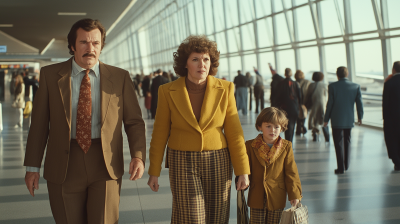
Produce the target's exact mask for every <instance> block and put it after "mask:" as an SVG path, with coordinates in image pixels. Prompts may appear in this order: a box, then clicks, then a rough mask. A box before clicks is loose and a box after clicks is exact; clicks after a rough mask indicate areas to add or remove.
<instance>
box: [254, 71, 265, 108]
mask: <svg viewBox="0 0 400 224" xmlns="http://www.w3.org/2000/svg"><path fill="white" fill-rule="evenodd" d="M253 68H254V72H255V73H256V77H255V81H256V82H255V83H254V98H256V113H257V114H258V112H259V111H262V110H263V109H264V80H263V77H262V76H261V75H260V73H259V72H258V70H257V69H256V68H255V67H253ZM258 105H260V110H258Z"/></svg>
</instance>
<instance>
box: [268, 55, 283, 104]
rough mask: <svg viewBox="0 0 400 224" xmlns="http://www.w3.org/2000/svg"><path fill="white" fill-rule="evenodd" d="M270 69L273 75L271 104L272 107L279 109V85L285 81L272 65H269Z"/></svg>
mask: <svg viewBox="0 0 400 224" xmlns="http://www.w3.org/2000/svg"><path fill="white" fill-rule="evenodd" d="M268 66H269V69H270V71H271V74H272V81H271V95H270V102H271V107H277V97H278V92H279V91H278V84H279V83H280V82H281V81H282V80H283V79H284V78H283V77H282V76H280V75H279V74H278V73H277V72H276V71H275V70H274V69H273V68H272V65H271V63H268Z"/></svg>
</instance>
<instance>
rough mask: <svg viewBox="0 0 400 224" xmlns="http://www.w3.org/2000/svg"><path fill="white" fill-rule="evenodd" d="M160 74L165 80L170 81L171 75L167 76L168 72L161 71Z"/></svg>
mask: <svg viewBox="0 0 400 224" xmlns="http://www.w3.org/2000/svg"><path fill="white" fill-rule="evenodd" d="M162 76H163V77H164V78H165V81H167V83H168V82H171V77H170V76H169V74H168V72H163V73H162Z"/></svg>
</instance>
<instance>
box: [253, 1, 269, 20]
mask: <svg viewBox="0 0 400 224" xmlns="http://www.w3.org/2000/svg"><path fill="white" fill-rule="evenodd" d="M256 12H257V18H260V17H263V16H266V15H270V14H271V3H270V2H269V1H265V0H256Z"/></svg>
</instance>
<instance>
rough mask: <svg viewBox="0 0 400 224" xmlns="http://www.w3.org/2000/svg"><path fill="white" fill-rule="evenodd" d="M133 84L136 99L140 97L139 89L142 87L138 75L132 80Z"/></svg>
mask: <svg viewBox="0 0 400 224" xmlns="http://www.w3.org/2000/svg"><path fill="white" fill-rule="evenodd" d="M133 84H134V85H135V90H136V92H137V95H138V97H141V94H140V89H141V86H142V80H141V78H140V75H139V74H136V76H135V78H134V79H133Z"/></svg>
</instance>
